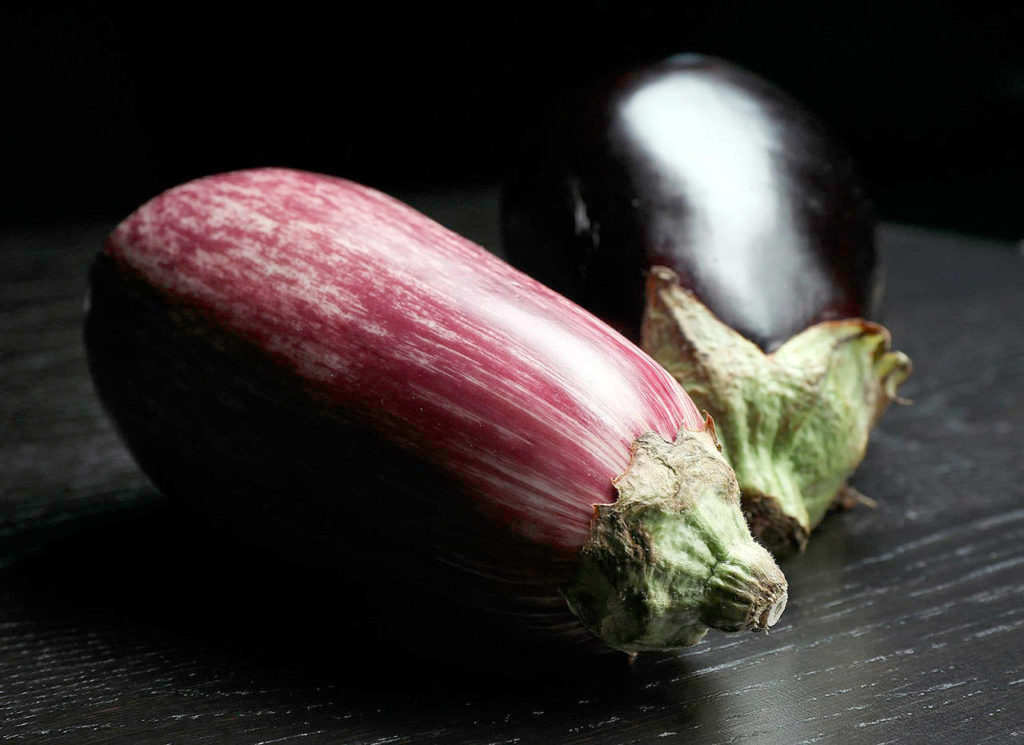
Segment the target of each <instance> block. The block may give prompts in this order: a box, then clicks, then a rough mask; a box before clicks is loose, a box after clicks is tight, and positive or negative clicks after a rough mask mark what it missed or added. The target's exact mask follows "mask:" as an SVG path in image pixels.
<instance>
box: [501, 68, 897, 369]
mask: <svg viewBox="0 0 1024 745" xmlns="http://www.w3.org/2000/svg"><path fill="white" fill-rule="evenodd" d="M501 220H502V240H503V249H504V251H505V253H506V255H507V256H508V258H509V261H510V262H511V263H512V264H513V265H515V266H517V267H519V268H520V269H522V270H523V271H525V272H526V273H528V274H530V275H531V276H533V277H536V278H537V279H539V280H540V281H541V282H543V283H544V284H546V285H548V286H549V287H551V288H553V289H555V290H556V291H558V292H560V293H562V294H563V295H565V296H566V297H569V298H570V299H573V300H575V301H576V302H578V303H580V304H581V305H582V306H583V307H585V308H587V309H589V310H591V311H592V312H594V313H595V314H596V315H597V316H599V317H601V318H603V319H604V320H606V321H607V322H609V323H610V324H611V325H612V326H614V327H615V328H617V329H618V330H620V331H622V332H623V333H625V334H626V335H627V336H628V337H629V338H631V339H633V340H639V338H640V324H641V318H642V315H643V311H644V282H645V275H646V272H647V271H648V270H649V269H650V268H651V267H654V266H663V267H667V268H669V269H671V270H672V271H673V272H675V273H676V274H677V275H678V277H679V279H680V282H681V284H682V285H683V286H684V287H688V288H690V289H692V290H694V291H695V292H696V293H697V295H698V297H700V298H701V300H702V301H703V302H704V303H705V304H706V305H707V306H708V307H709V308H710V309H711V310H712V311H713V312H714V313H715V314H716V315H717V316H718V317H719V318H720V319H721V320H722V321H723V322H725V323H726V324H727V325H729V326H730V327H732V328H734V329H735V330H736V331H738V332H740V333H741V334H742V335H743V336H745V337H746V338H747V339H749V340H751V341H753V342H754V343H756V344H757V345H758V346H759V347H761V348H762V349H763V350H765V351H772V350H773V349H775V348H776V347H778V346H780V345H781V344H782V343H783V342H785V341H786V340H787V339H789V338H790V337H792V336H793V335H794V334H795V333H797V332H799V331H800V330H802V329H804V328H806V327H808V326H810V325H812V324H814V323H817V322H819V321H826V320H834V319H842V318H854V317H858V318H866V319H872V318H875V317H876V316H877V315H878V313H879V311H880V303H881V290H882V288H881V283H880V274H879V257H878V251H877V248H876V244H875V224H876V220H875V212H874V208H873V206H872V204H871V202H870V200H869V199H868V197H867V195H866V194H865V191H864V189H863V186H862V182H861V180H860V178H859V176H858V174H857V172H856V169H855V167H854V164H853V161H852V158H851V157H850V155H849V154H848V153H847V152H846V151H845V150H844V149H843V148H842V146H841V145H839V144H838V143H837V142H836V141H835V139H834V138H832V137H831V136H830V135H829V134H828V133H827V132H826V131H825V129H824V128H823V127H822V125H821V124H820V123H819V122H818V121H817V120H816V119H815V118H814V117H813V116H812V115H810V114H809V113H808V112H807V111H806V110H805V109H804V108H803V107H802V106H800V105H799V104H798V103H797V102H796V101H794V100H793V99H792V98H790V97H789V96H788V95H786V94H785V93H783V92H782V91H781V90H779V89H778V88H776V87H775V86H774V85H772V84H771V83H769V82H767V81H765V80H763V79H761V78H759V77H757V76H756V75H754V74H752V73H750V72H748V71H746V70H744V69H741V68H739V67H737V66H735V65H733V64H731V63H729V62H726V61H724V60H721V59H716V58H714V57H705V56H700V55H678V56H675V57H670V58H668V59H666V60H664V61H662V62H660V63H657V64H654V65H651V66H649V67H645V68H643V69H640V70H636V71H633V72H630V73H627V74H623V75H620V76H618V77H614V78H610V79H604V80H600V81H597V82H595V83H593V84H591V85H589V86H587V87H584V88H583V89H581V90H579V91H576V92H574V93H573V94H570V95H569V96H567V97H566V98H565V99H564V100H563V101H562V102H561V104H560V105H558V106H556V107H554V108H553V109H552V110H551V111H550V112H549V113H548V115H547V116H544V117H541V118H540V124H539V125H538V126H537V128H536V129H535V130H534V131H533V132H532V133H531V134H530V135H529V136H528V137H527V138H526V140H525V141H524V143H523V145H522V147H521V151H520V152H519V153H518V155H517V157H516V158H515V159H514V166H513V167H512V169H511V170H510V173H509V174H508V177H507V178H506V180H505V183H504V186H503V193H502V206H501Z"/></svg>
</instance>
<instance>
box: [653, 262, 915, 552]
mask: <svg viewBox="0 0 1024 745" xmlns="http://www.w3.org/2000/svg"><path fill="white" fill-rule="evenodd" d="M890 343H891V341H890V335H889V332H888V330H886V329H885V327H883V326H880V325H878V324H875V323H870V322H868V321H864V320H861V319H846V320H842V321H825V322H822V323H818V324H815V325H814V326H811V327H809V328H807V329H805V330H804V331H802V332H800V333H799V334H797V335H796V336H794V337H792V338H791V339H789V340H788V341H787V342H786V343H785V344H783V345H782V346H781V347H779V348H778V349H777V350H775V351H774V352H772V353H771V354H765V353H764V352H763V351H762V350H761V349H760V348H758V347H757V346H756V345H755V344H753V343H752V342H750V341H749V340H747V339H746V338H744V337H743V336H741V335H740V334H739V333H737V332H736V331H734V330H733V329H732V328H730V327H729V326H727V325H726V324H724V323H722V321H720V320H719V319H718V318H717V317H716V316H715V315H714V314H713V313H712V312H711V311H710V310H709V309H708V308H707V307H706V306H705V305H704V304H703V303H701V302H700V300H698V299H697V297H696V296H695V295H694V294H693V293H692V292H690V291H689V290H686V289H684V288H683V287H681V286H680V284H679V280H678V277H677V276H676V275H675V274H674V273H673V272H672V271H671V270H669V269H666V268H664V267H655V268H653V269H652V270H651V273H650V277H649V279H648V285H647V304H646V308H645V311H644V319H643V329H642V341H641V345H642V346H643V348H644V349H645V350H646V351H647V352H648V353H649V354H650V355H651V356H652V357H654V358H655V359H656V360H658V361H659V362H660V363H661V364H662V365H663V366H664V367H665V368H666V369H667V370H668V371H669V372H670V373H672V375H673V376H674V377H675V378H676V380H678V381H679V382H680V383H681V384H682V385H683V387H684V388H685V389H686V391H687V392H688V393H689V394H690V396H691V397H692V398H693V400H694V402H695V403H696V404H697V405H698V406H699V407H701V408H704V409H706V410H708V411H709V412H711V415H712V416H714V417H715V420H716V421H717V422H718V425H719V427H720V430H721V436H722V444H723V446H724V454H725V456H726V458H727V459H728V460H729V463H730V464H731V465H732V467H733V468H734V469H735V471H736V477H737V479H738V480H739V484H740V490H741V492H742V495H743V510H744V513H745V515H746V517H747V520H748V522H749V524H750V527H751V530H752V531H753V533H754V535H755V536H756V537H757V538H758V539H759V540H760V541H761V542H762V543H764V544H765V545H766V546H768V548H769V549H771V550H772V552H773V553H775V554H776V555H783V554H787V553H792V552H795V551H801V550H803V548H804V546H805V545H806V542H807V537H808V535H809V534H810V532H811V530H812V529H813V528H814V527H815V526H816V525H817V524H818V523H819V522H820V521H821V519H822V518H823V517H824V515H825V513H826V512H827V511H828V508H829V506H830V505H831V504H832V503H833V501H834V500H835V497H836V494H837V493H838V492H840V490H842V489H843V488H844V485H845V483H846V480H847V479H848V478H849V477H850V475H851V474H852V473H853V471H854V470H855V469H856V468H857V466H858V465H859V464H860V462H861V461H862V460H863V458H864V453H865V450H866V448H867V443H868V436H869V434H870V431H871V427H872V426H873V425H874V424H875V423H876V422H877V420H878V418H879V417H880V416H881V415H882V413H883V412H884V411H885V409H886V408H887V407H888V405H889V404H890V403H891V402H892V401H897V402H900V403H904V402H903V401H902V400H901V399H899V398H898V397H897V389H898V387H899V386H900V384H901V383H903V381H904V380H906V378H907V376H908V375H909V374H910V371H911V364H910V359H909V358H908V357H907V356H906V355H905V354H903V353H902V352H897V351H891V350H890Z"/></svg>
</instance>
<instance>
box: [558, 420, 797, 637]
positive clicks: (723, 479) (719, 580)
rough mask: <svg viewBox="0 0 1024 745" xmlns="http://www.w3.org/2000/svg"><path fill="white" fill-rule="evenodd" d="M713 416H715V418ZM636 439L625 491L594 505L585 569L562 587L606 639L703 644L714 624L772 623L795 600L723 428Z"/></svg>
mask: <svg viewBox="0 0 1024 745" xmlns="http://www.w3.org/2000/svg"><path fill="white" fill-rule="evenodd" d="M709 425H710V419H709ZM709 425H706V426H705V428H704V429H703V430H700V431H696V432H694V431H689V430H685V429H682V430H680V431H679V434H678V435H677V437H676V440H675V442H668V441H666V440H665V439H663V438H662V437H661V436H660V435H657V434H655V433H653V432H647V433H645V434H643V435H641V436H640V437H638V438H637V439H636V440H635V441H634V442H633V444H632V445H631V450H632V460H631V462H630V465H629V468H628V469H627V470H626V471H625V472H624V473H623V474H622V475H621V476H619V477H618V478H616V479H614V481H613V483H614V484H615V487H616V488H617V490H618V493H619V498H618V500H617V501H616V502H614V503H612V504H601V505H595V508H594V518H593V520H592V522H591V532H590V536H589V538H588V540H587V542H586V544H585V545H584V546H583V548H582V549H581V551H580V562H579V569H578V571H577V574H576V576H575V578H574V579H573V580H572V581H571V582H570V583H568V584H567V585H566V586H565V587H564V588H563V590H562V593H563V595H564V597H565V599H566V601H567V602H568V604H569V607H570V608H571V609H572V610H573V612H574V613H575V614H576V615H577V616H578V617H579V618H580V620H581V621H582V622H583V623H584V625H586V626H587V628H589V629H590V630H591V631H592V632H594V633H595V634H597V635H598V636H599V637H601V639H603V640H604V641H605V642H606V643H607V644H609V645H611V646H613V647H616V648H618V649H622V650H625V651H629V652H636V651H641V650H656V649H673V648H677V647H684V646H689V645H692V644H696V643H697V642H698V641H700V640H701V639H702V638H703V637H704V635H705V634H706V633H707V630H708V628H717V629H721V630H723V631H740V630H744V629H749V630H754V631H758V630H763V629H766V628H768V627H769V626H771V625H772V624H773V623H775V621H776V620H777V619H778V616H779V615H780V614H781V612H782V610H783V609H784V608H785V604H786V597H787V595H786V593H787V586H786V579H785V577H784V576H783V575H782V572H781V571H780V570H779V568H778V566H777V565H776V564H775V560H774V559H773V558H772V557H771V554H769V553H768V552H767V551H766V550H765V549H764V548H763V547H762V546H760V545H759V544H758V543H757V542H756V541H754V539H753V538H752V536H751V535H750V531H749V529H748V528H747V525H746V522H745V521H744V519H743V514H742V513H741V511H740V504H739V487H738V485H737V483H736V478H735V475H734V474H733V472H732V469H731V468H730V467H729V465H728V464H727V463H726V462H725V459H724V458H723V457H722V455H721V454H720V453H719V451H718V443H717V441H716V439H715V437H714V430H713V428H712V427H711V426H709Z"/></svg>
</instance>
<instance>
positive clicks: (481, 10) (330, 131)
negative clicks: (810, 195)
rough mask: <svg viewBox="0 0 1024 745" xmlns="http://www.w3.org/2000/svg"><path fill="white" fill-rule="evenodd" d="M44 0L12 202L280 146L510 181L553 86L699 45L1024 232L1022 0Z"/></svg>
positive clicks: (24, 62) (10, 122)
mask: <svg viewBox="0 0 1024 745" xmlns="http://www.w3.org/2000/svg"><path fill="white" fill-rule="evenodd" d="M38 5H39V7H32V6H31V5H29V4H27V3H6V4H4V10H3V11H0V14H2V15H0V49H2V50H3V52H2V54H4V56H6V57H7V59H6V60H5V62H4V69H5V85H4V87H5V94H4V98H5V99H6V101H7V107H6V109H7V113H6V115H5V116H4V119H5V120H6V121H5V124H6V126H7V128H8V136H7V137H6V144H7V149H6V153H5V161H6V166H7V168H6V170H7V183H8V186H9V187H11V188H10V192H11V193H10V194H9V196H8V197H6V198H5V199H4V200H3V206H2V208H0V209H2V213H0V214H2V217H3V219H5V220H6V221H7V222H8V223H9V224H15V225H17V224H39V223H48V224H49V223H53V222H55V221H61V220H66V219H71V220H81V219H90V218H97V217H99V218H103V219H108V218H109V219H112V220H116V219H118V218H119V217H121V216H123V215H124V214H127V212H129V211H130V210H131V209H133V208H134V207H135V206H137V205H138V204H140V203H141V202H142V201H145V200H146V199H148V198H149V197H150V196H152V195H153V194H155V193H156V192H158V191H160V190H162V189H165V188H168V187H170V186H172V185H174V184H176V183H179V182H181V181H184V180H188V179H190V178H194V177H197V176H200V175H204V174H207V173H212V172H217V171H222V170H228V169H234V168H241V167H248V166H258V165H285V166H293V167H301V168H307V169H311V170H317V171H323V172H328V173H333V174H336V175H342V176H346V177H348V178H353V179H356V180H360V181H363V182H366V183H370V184H372V185H374V186H378V187H381V188H385V189H389V190H399V191H401V190H404V189H408V188H410V187H412V188H419V187H421V186H422V185H438V184H442V183H444V184H451V183H467V182H470V183H472V182H475V183H486V182H492V181H494V180H496V179H497V178H499V177H500V175H501V173H502V171H503V169H504V168H505V166H506V165H507V159H508V157H509V155H508V154H509V153H511V152H512V151H513V146H514V144H515V142H516V140H517V139H518V137H519V134H520V133H521V131H522V130H523V128H524V127H526V126H528V125H529V123H530V122H531V121H532V120H533V119H534V118H535V117H536V111H537V110H538V107H539V106H542V105H544V103H545V102H547V101H550V100H551V99H552V98H553V97H556V96H558V95H559V94H560V93H561V92H563V91H565V90H567V89H569V88H571V87H572V86H574V85H576V84H578V83H580V82H581V81H585V80H587V79H589V78H592V77H594V76H596V75H599V74H602V73H604V72H607V71H611V70H615V69H618V68H621V67H625V66H629V65H634V64H640V63H643V62H649V61H654V60H657V59H660V58H662V57H665V56H667V55H669V54H672V53H676V52H688V51H696V52H704V53H708V54H715V55H719V56H723V57H726V58H728V59H731V60H733V61H735V62H738V63H740V64H742V65H744V66H746V67H748V68H750V69H752V70H754V71H755V72H757V73H759V74H761V75H763V76H765V77H767V78H768V79H770V80H772V81H774V82H776V83H777V84H779V85H780V86H781V87H783V88H784V89H786V90H787V91H789V92H790V93H791V94H793V95H794V96H796V97H797V98H798V99H800V100H802V101H803V102H805V103H806V104H807V105H808V107H809V108H810V109H811V110H812V111H814V112H816V113H817V114H818V115H819V116H820V117H821V118H822V119H823V120H824V121H825V122H826V123H827V124H828V126H829V127H830V128H831V129H832V130H833V131H834V132H835V133H836V134H837V135H838V136H839V137H840V138H841V139H842V140H844V141H845V142H846V143H847V145H848V146H849V147H850V148H851V149H852V150H853V152H854V154H855V156H856V158H857V160H858V161H859V163H860V164H861V167H862V169H863V171H864V174H865V176H866V178H867V180H868V182H869V184H870V187H871V192H872V194H873V195H874V197H875V199H876V201H877V202H878V204H879V207H880V211H881V215H882V217H883V218H885V219H889V220H898V221H904V222H915V223H921V224H930V225H936V226H940V227H946V228H951V229H954V230H960V231H964V232H971V233H976V234H983V235H992V236H999V237H1003V238H1010V239H1018V238H1020V237H1021V235H1022V234H1024V231H1022V229H1021V228H1022V226H1021V221H1020V217H1019V209H1018V207H1019V203H1020V199H1019V197H1020V188H1019V181H1020V175H1021V173H1022V155H1021V149H1022V145H1021V135H1020V133H1021V132H1022V131H1024V55H1022V51H1021V49H1022V45H1021V43H1020V39H1021V38H1022V37H1024V12H1022V11H1021V10H1020V8H1021V7H1022V6H1021V5H1020V4H1019V3H1005V4H1002V5H998V4H997V5H992V4H985V3H959V4H957V3H950V2H945V3H942V2H937V3H930V4H927V5H925V4H922V5H921V6H919V7H916V8H912V7H909V6H908V5H905V4H886V5H882V4H877V5H872V4H865V3H847V4H840V3H820V4H817V6H816V7H815V9H813V10H799V11H798V10H796V9H789V10H780V9H779V8H777V7H772V6H775V5H776V4H774V3H760V4H754V3H749V4H747V3H745V4H736V3H710V2H694V3H682V2H680V3H673V4H643V3H625V2H619V3H615V2H604V3H588V4H579V5H566V4H558V3H547V4H544V5H531V4H524V3H510V4H500V3H494V4H492V3H486V4H484V3H481V4H477V5H473V6H468V7H467V6H460V7H445V6H444V5H443V4H433V3H429V4H421V5H419V6H416V8H405V7H402V6H401V5H398V4H391V3H376V4H360V5H356V4H352V3H337V4H333V5H332V6H330V9H329V10H325V9H322V8H318V7H316V6H304V5H301V4H297V3H274V4H270V5H268V6H265V7H264V6H260V7H259V8H258V7H257V6H256V5H255V4H252V5H232V6H223V5H216V4H213V3H209V4H206V5H202V4H191V3H170V4H168V3H139V4H137V6H133V7H129V6H121V5H118V4H108V3H80V4H75V5H66V6H61V5H59V4H58V5H56V6H52V5H46V6H44V5H42V4H38ZM890 5H892V6H896V7H889V6H890Z"/></svg>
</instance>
